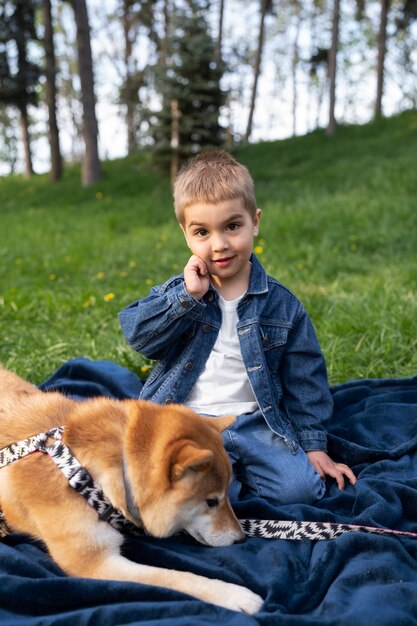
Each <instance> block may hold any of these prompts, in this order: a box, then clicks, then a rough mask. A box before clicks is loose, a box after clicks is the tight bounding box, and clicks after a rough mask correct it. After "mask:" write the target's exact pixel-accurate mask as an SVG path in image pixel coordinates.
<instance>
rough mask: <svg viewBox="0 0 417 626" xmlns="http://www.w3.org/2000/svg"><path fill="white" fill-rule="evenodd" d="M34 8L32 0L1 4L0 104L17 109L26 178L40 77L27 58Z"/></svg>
mask: <svg viewBox="0 0 417 626" xmlns="http://www.w3.org/2000/svg"><path fill="white" fill-rule="evenodd" d="M36 5H37V3H36V1H35V0H33V1H32V2H29V1H26V0H14V1H13V2H11V1H10V2H9V1H7V0H2V2H1V3H0V101H2V102H5V103H6V104H11V105H13V106H16V107H17V108H18V110H19V112H20V120H19V122H20V128H21V135H22V144H23V154H24V175H25V176H31V175H32V174H33V165H32V154H31V147H30V132H29V113H28V107H29V105H31V104H32V105H36V104H37V101H38V98H37V86H38V82H39V76H40V68H39V67H38V65H36V64H35V63H33V62H32V61H30V60H29V55H28V44H29V42H30V41H32V40H37V34H36V28H35V8H36ZM10 61H12V62H13V66H14V67H15V68H16V70H15V71H13V70H12V69H11V63H10Z"/></svg>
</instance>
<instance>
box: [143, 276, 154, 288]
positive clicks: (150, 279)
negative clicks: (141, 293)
mask: <svg viewBox="0 0 417 626" xmlns="http://www.w3.org/2000/svg"><path fill="white" fill-rule="evenodd" d="M145 285H148V287H151V286H152V285H153V280H152V278H147V279H146V280H145Z"/></svg>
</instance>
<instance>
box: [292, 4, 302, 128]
mask: <svg viewBox="0 0 417 626" xmlns="http://www.w3.org/2000/svg"><path fill="white" fill-rule="evenodd" d="M294 12H295V21H296V23H295V36H294V44H293V54H292V63H291V69H292V134H293V136H294V137H295V135H296V134H297V99H298V98H297V96H298V91H297V68H298V61H299V58H300V55H299V51H298V39H299V36H300V27H301V17H300V14H301V7H300V2H299V0H295V3H294Z"/></svg>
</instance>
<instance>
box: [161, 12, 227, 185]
mask: <svg viewBox="0 0 417 626" xmlns="http://www.w3.org/2000/svg"><path fill="white" fill-rule="evenodd" d="M205 8H207V7H203V6H202V4H201V2H197V1H196V0H189V2H188V7H187V8H186V9H183V10H178V11H177V13H176V14H175V15H174V16H173V19H172V29H171V36H170V39H169V41H168V42H167V43H168V46H167V47H166V49H167V51H168V52H167V55H166V58H165V63H164V65H162V66H161V65H160V66H159V67H158V68H157V69H156V72H155V82H156V88H157V89H158V91H159V93H160V94H161V98H162V107H161V111H159V112H158V113H155V114H154V115H153V116H152V117H151V120H150V122H151V134H152V137H153V139H154V142H155V145H154V155H155V160H156V161H157V162H158V163H159V164H162V165H163V166H164V167H165V168H166V169H167V168H168V167H169V165H170V166H171V176H175V173H176V170H177V168H178V166H179V164H180V163H181V162H182V161H183V160H184V159H185V158H187V157H189V156H190V155H192V154H195V153H197V152H199V151H201V150H202V149H206V148H209V147H215V146H216V147H218V146H220V145H222V143H223V142H224V130H223V129H222V127H221V126H220V124H219V112H220V107H221V106H222V105H223V104H224V93H223V92H222V90H221V88H220V79H221V76H222V73H223V68H222V67H221V65H220V64H219V63H218V62H216V60H215V58H216V53H215V47H216V44H215V42H214V41H213V38H212V36H211V34H210V33H209V29H208V24H207V22H206V19H205V17H204V9H205Z"/></svg>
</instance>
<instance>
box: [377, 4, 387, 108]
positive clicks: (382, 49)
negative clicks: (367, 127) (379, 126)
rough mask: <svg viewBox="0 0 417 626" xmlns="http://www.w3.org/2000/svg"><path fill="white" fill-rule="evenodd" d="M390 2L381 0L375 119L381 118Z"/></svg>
mask: <svg viewBox="0 0 417 626" xmlns="http://www.w3.org/2000/svg"><path fill="white" fill-rule="evenodd" d="M389 4H390V0H381V15H380V19H379V31H378V60H377V87H376V99H375V117H376V118H378V117H381V116H382V95H383V91H384V67H385V55H386V51H387V20H388V10H389Z"/></svg>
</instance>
